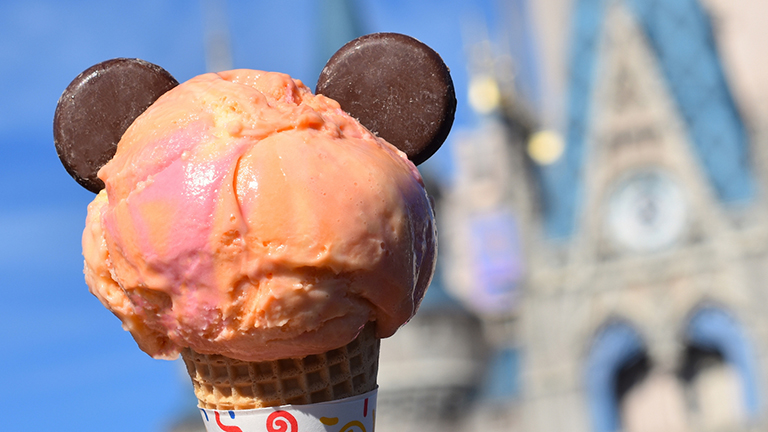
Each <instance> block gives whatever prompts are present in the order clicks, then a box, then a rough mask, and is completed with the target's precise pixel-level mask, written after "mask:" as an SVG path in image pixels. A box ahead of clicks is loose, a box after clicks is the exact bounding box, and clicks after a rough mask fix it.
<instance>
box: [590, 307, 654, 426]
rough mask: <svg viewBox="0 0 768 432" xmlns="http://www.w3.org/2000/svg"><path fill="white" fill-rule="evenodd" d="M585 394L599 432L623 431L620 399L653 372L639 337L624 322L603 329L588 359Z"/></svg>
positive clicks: (596, 336) (596, 338) (595, 340)
mask: <svg viewBox="0 0 768 432" xmlns="http://www.w3.org/2000/svg"><path fill="white" fill-rule="evenodd" d="M586 366H587V367H586V390H587V398H588V400H589V407H590V412H591V415H592V423H593V425H594V430H595V431H596V432H615V431H616V430H618V429H619V428H620V425H621V418H620V414H619V413H620V408H619V404H620V401H621V399H622V398H623V397H624V396H625V395H626V393H627V391H628V390H629V389H630V388H632V387H633V386H634V385H635V384H637V383H638V382H640V381H642V380H643V379H644V377H645V375H646V374H647V373H648V371H649V370H650V368H651V362H650V359H649V358H648V354H647V350H646V348H645V343H644V342H643V340H642V338H641V337H640V334H639V333H638V332H637V331H636V330H635V329H634V328H633V327H632V326H630V325H629V324H627V323H626V322H623V321H613V322H610V323H608V324H606V325H604V326H603V327H602V328H601V329H600V330H599V331H598V332H597V334H596V335H595V337H594V339H593V341H592V345H591V346H590V349H589V353H588V355H587V365H586Z"/></svg>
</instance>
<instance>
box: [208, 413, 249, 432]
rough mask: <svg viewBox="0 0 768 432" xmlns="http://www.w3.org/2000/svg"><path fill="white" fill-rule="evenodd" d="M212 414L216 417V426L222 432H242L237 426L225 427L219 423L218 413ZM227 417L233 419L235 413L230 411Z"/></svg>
mask: <svg viewBox="0 0 768 432" xmlns="http://www.w3.org/2000/svg"><path fill="white" fill-rule="evenodd" d="M214 414H215V416H216V425H217V426H219V427H220V428H221V430H223V431H224V432H243V430H242V429H240V428H239V427H237V426H227V425H225V424H222V423H221V418H220V417H219V412H218V411H215V412H214ZM229 416H230V417H232V418H233V419H234V418H235V413H233V412H232V411H230V412H229ZM206 417H207V415H206Z"/></svg>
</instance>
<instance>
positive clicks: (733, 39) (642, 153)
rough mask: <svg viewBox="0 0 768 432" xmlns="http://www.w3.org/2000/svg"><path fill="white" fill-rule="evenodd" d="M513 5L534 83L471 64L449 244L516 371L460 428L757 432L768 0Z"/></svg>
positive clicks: (767, 306)
mask: <svg viewBox="0 0 768 432" xmlns="http://www.w3.org/2000/svg"><path fill="white" fill-rule="evenodd" d="M506 4H507V5H508V6H509V5H512V6H511V8H512V10H513V11H514V10H516V11H517V13H518V15H517V19H516V22H517V23H518V25H521V23H522V25H523V31H529V33H528V34H527V35H523V36H520V34H518V35H517V36H516V37H517V38H518V41H519V40H520V38H523V39H525V38H526V37H527V38H529V40H533V41H535V43H537V49H536V50H535V51H534V55H532V56H530V55H529V56H528V57H523V58H520V55H519V53H520V52H522V53H525V51H519V52H518V55H517V56H516V58H517V59H518V61H519V62H526V61H535V62H537V64H538V65H539V70H538V72H539V73H538V75H536V76H534V78H536V77H538V78H539V80H538V81H536V80H535V79H531V76H530V75H529V76H526V73H525V72H526V71H525V70H523V69H518V70H517V71H518V75H517V77H516V82H515V83H514V84H513V87H510V85H509V83H507V82H505V79H506V80H508V79H509V75H504V74H508V72H509V70H508V68H499V67H498V66H499V61H498V58H496V59H494V60H495V61H494V62H492V63H491V64H492V65H493V66H495V68H488V67H485V68H482V67H481V66H482V65H483V63H482V62H480V63H476V64H475V65H474V66H475V67H474V70H473V71H472V72H473V73H474V76H475V79H474V80H473V85H474V87H472V86H471V87H470V92H472V91H476V92H477V93H476V95H475V96H476V97H477V98H478V100H477V102H476V104H475V107H476V109H478V111H479V112H481V113H482V112H485V113H487V114H485V115H484V118H483V119H482V120H481V122H480V123H481V126H480V127H479V130H478V131H476V132H474V133H470V134H468V135H467V136H465V137H462V138H459V139H457V143H456V144H457V158H456V160H457V164H458V166H459V169H458V175H457V179H456V183H455V185H454V187H453V188H452V189H451V190H449V191H447V192H446V194H445V199H444V200H443V202H442V206H441V207H440V209H441V213H440V214H441V215H442V217H443V224H442V228H444V229H443V230H442V232H441V235H442V237H441V239H442V240H443V244H444V245H446V249H445V250H443V251H441V253H442V254H443V258H444V262H443V265H442V267H443V268H444V269H446V270H447V271H446V272H445V282H446V287H447V288H449V289H450V290H451V291H452V292H453V293H455V294H456V295H457V297H458V298H461V299H463V300H464V304H465V305H467V306H468V308H469V309H470V310H473V311H474V312H475V313H477V315H478V316H479V317H481V318H482V321H483V327H484V335H485V336H486V340H487V341H488V343H489V347H490V350H491V354H490V357H489V359H490V361H491V365H493V364H494V363H493V361H494V356H499V353H504V352H505V351H507V350H510V349H511V350H512V351H513V352H514V353H515V355H514V356H512V357H511V358H515V359H517V360H516V361H515V362H509V363H508V364H507V367H508V368H511V367H517V368H518V369H517V370H516V373H517V374H518V377H519V380H520V383H519V384H517V385H516V387H515V388H514V389H512V390H510V391H507V392H506V394H507V395H511V396H512V397H511V398H507V401H506V402H503V403H500V402H497V403H495V404H494V403H488V401H487V399H483V398H482V393H483V391H484V388H483V387H480V388H479V390H480V392H481V397H480V398H479V400H478V402H479V403H478V405H477V407H476V408H475V409H474V410H472V411H471V412H469V413H467V418H468V419H469V420H468V421H466V422H465V423H464V424H463V426H462V429H461V430H521V431H537V432H546V431H553V432H554V431H574V432H581V431H584V432H587V431H596V432H612V431H617V430H623V431H655V432H661V431H679V432H683V431H725V430H728V431H747V430H764V429H765V428H766V426H768V416H767V415H766V414H768V411H767V409H766V408H768V405H766V403H768V356H767V354H768V334H767V333H766V330H768V314H766V313H765V312H766V310H768V299H767V298H766V294H768V290H766V288H765V281H766V276H767V275H766V269H768V208H766V192H765V191H766V186H768V183H767V182H766V180H767V179H766V173H768V171H767V170H766V168H768V167H767V166H766V150H767V149H768V134H767V132H768V129H767V128H768V82H766V81H765V80H762V81H761V79H760V78H762V77H763V76H766V73H767V72H768V64H767V61H766V54H768V42H766V41H768V34H767V33H768V30H767V29H766V28H765V26H763V25H761V20H760V18H759V17H760V16H765V14H766V13H768V6H766V5H765V4H760V3H759V2H757V1H743V2H726V1H724V0H723V1H716V0H664V1H661V0H570V1H567V0H539V1H537V2H530V3H529V4H528V3H524V2H522V1H511V2H507V3H506ZM523 4H527V6H528V10H527V11H524V12H525V14H524V15H522V17H523V18H520V16H521V14H520V12H521V10H523V9H521V5H523ZM479 50H480V51H483V49H482V48H480V49H479ZM486 51H487V49H486ZM505 54H506V53H505ZM481 57H483V56H481ZM483 58H486V59H487V58H488V56H487V55H485V56H484V57H483ZM502 59H503V57H502ZM501 63H502V65H503V62H501ZM478 65H479V66H478ZM489 71H490V72H492V73H490V74H489V73H488V72H489ZM500 71H501V73H500ZM489 79H490V81H489ZM494 86H495V87H494ZM526 86H527V87H526ZM532 88H533V89H534V93H535V92H538V98H536V97H535V96H536V95H534V97H533V98H527V99H526V90H527V92H528V94H530V93H531V89H532ZM477 95H479V96H477ZM470 96H471V97H472V96H473V95H472V93H470ZM489 101H490V102H489ZM526 108H527V109H526ZM527 112H530V113H533V115H532V116H530V115H526V113H527ZM531 118H533V119H534V121H531ZM494 353H495V354H494ZM507 357H509V356H507ZM491 380H493V378H491ZM513 384H514V382H513V380H507V382H506V385H507V386H512V385H513ZM517 386H519V387H517ZM500 394H501V395H504V394H505V393H504V392H503V391H502V392H501V393H500ZM484 401H485V402H484ZM483 402H484V403H483ZM483 419H485V420H486V421H482V420H483ZM488 419H493V421H492V422H491V423H488Z"/></svg>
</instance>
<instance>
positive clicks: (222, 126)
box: [83, 70, 435, 361]
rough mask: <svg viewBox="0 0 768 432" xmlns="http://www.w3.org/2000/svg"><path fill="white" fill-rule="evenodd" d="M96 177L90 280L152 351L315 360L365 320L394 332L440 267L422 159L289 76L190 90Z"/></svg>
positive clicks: (231, 80)
mask: <svg viewBox="0 0 768 432" xmlns="http://www.w3.org/2000/svg"><path fill="white" fill-rule="evenodd" d="M99 177H100V178H101V179H102V180H103V181H104V183H105V184H106V189H105V190H104V191H102V192H100V193H99V195H98V196H97V197H96V199H95V200H94V202H93V203H92V204H91V205H90V206H89V211H88V218H87V224H86V230H85V234H84V238H83V250H84V255H85V261H86V267H85V274H86V280H87V282H88V285H89V286H90V287H91V290H92V292H93V293H94V294H95V295H96V296H97V297H98V298H99V299H100V300H101V301H102V302H103V303H104V304H105V305H106V306H107V307H108V308H109V309H110V310H112V311H113V312H114V313H115V314H116V315H117V316H118V317H119V318H120V319H121V320H122V321H123V323H124V325H125V326H126V328H127V329H128V330H129V331H131V333H132V334H133V336H134V338H135V339H136V341H137V342H138V344H139V346H140V347H141V348H142V349H143V350H144V351H146V352H147V353H149V354H150V355H152V356H154V357H162V358H173V357H175V356H176V355H177V354H178V353H179V352H180V350H181V349H182V348H183V347H191V348H192V349H194V350H195V351H196V352H200V353H217V354H223V355H226V356H228V357H232V358H236V359H240V360H247V361H263V360H274V359H278V358H287V357H296V356H301V355H308V354H316V353H320V352H324V351H327V350H329V349H332V348H335V347H339V346H342V345H344V344H346V343H348V342H350V341H351V340H352V339H354V338H355V336H356V335H357V334H358V333H359V332H360V330H361V329H362V328H363V326H364V325H365V324H366V323H367V322H368V321H375V322H376V323H377V333H378V336H379V337H386V336H389V335H391V334H393V333H394V332H395V331H396V330H397V328H398V327H399V326H400V325H402V324H403V323H405V322H406V321H407V320H408V319H409V318H410V317H411V316H412V315H413V314H414V313H415V311H416V309H417V307H418V304H419V302H420V301H421V298H422V296H423V294H424V292H425V290H426V288H427V285H428V284H429V281H430V278H431V275H432V272H433V269H434V260H435V226H434V219H433V215H432V209H431V207H430V203H429V199H428V197H427V194H426V192H425V190H424V186H423V183H422V180H421V177H420V175H419V173H418V171H417V170H416V168H415V167H414V166H413V164H412V163H411V162H409V161H408V159H407V157H406V156H405V155H404V154H403V153H402V152H401V151H399V150H397V149H396V148H395V147H393V146H392V145H390V144H388V143H387V142H386V141H384V140H383V139H381V138H378V137H376V136H374V135H373V134H372V133H371V132H369V131H368V130H367V129H365V128H364V127H362V126H361V125H360V124H359V123H358V122H356V121H355V120H354V119H353V118H351V117H350V116H349V115H348V114H346V113H345V112H344V111H343V110H341V109H340V107H339V105H338V104H337V103H336V102H335V101H333V100H332V99H329V98H326V97H324V96H315V95H313V94H312V93H311V91H310V90H309V89H307V88H306V87H305V86H304V85H303V84H301V83H300V82H298V81H295V80H293V79H291V78H289V77H288V76H287V75H284V74H279V73H269V72H260V71H252V70H235V71H229V72H222V73H219V74H206V75H202V76H199V77H196V78H193V79H192V80H190V81H188V82H186V83H183V84H181V85H179V86H178V87H176V88H174V89H172V90H171V91H169V92H168V93H166V94H164V95H163V96H161V97H160V98H159V99H158V100H157V101H156V102H155V103H154V104H153V105H152V106H151V107H150V108H149V109H148V110H147V111H145V112H144V113H143V114H142V115H141V116H140V117H139V118H138V119H137V120H136V121H135V122H134V123H133V124H132V125H131V126H130V127H129V128H128V130H127V131H126V133H125V134H124V135H123V137H122V139H121V140H120V143H119V144H118V149H117V153H116V154H115V156H114V158H112V160H110V162H109V163H108V164H107V165H105V166H104V167H103V168H102V169H101V170H100V171H99Z"/></svg>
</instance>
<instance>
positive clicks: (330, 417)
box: [200, 390, 378, 432]
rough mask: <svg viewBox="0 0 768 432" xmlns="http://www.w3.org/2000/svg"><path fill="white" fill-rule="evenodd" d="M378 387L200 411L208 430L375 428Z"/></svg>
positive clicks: (357, 431) (355, 431) (352, 431)
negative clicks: (319, 398) (334, 396)
mask: <svg viewBox="0 0 768 432" xmlns="http://www.w3.org/2000/svg"><path fill="white" fill-rule="evenodd" d="M377 391H378V390H373V391H370V392H368V393H365V394H362V395H358V396H353V397H349V398H345V399H339V400H335V401H330V402H322V403H317V404H309V405H284V406H277V407H269V408H257V409H249V410H230V411H225V410H215V409H204V408H201V409H200V412H201V415H202V417H203V423H204V424H205V429H206V431H208V432H222V431H224V432H299V431H300V432H330V431H333V432H342V431H343V432H373V430H374V424H375V421H376V393H377Z"/></svg>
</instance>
